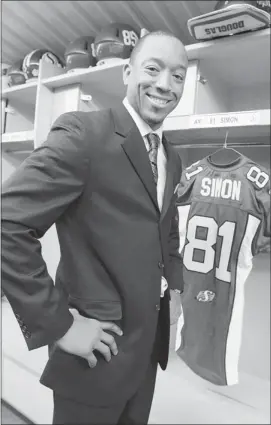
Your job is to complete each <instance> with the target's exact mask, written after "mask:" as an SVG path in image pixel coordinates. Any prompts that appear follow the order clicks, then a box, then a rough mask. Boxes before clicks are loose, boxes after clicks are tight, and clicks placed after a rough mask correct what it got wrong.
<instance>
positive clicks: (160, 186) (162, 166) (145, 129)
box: [123, 97, 167, 211]
mask: <svg viewBox="0 0 271 425" xmlns="http://www.w3.org/2000/svg"><path fill="white" fill-rule="evenodd" d="M123 105H124V106H125V108H126V109H127V111H128V112H129V114H130V115H131V117H132V118H133V120H134V122H135V124H136V126H137V128H138V130H139V132H140V134H141V136H142V137H143V140H144V143H145V146H146V149H147V151H149V142H148V140H147V135H148V134H149V133H156V134H157V135H158V136H159V145H158V153H157V172H158V180H157V202H158V206H159V209H160V211H161V210H162V206H163V198H164V191H165V184H166V173H167V157H166V152H165V148H164V146H163V143H162V136H163V127H162V126H161V127H159V128H158V129H157V130H156V131H153V130H152V129H151V127H150V126H149V125H148V124H147V123H146V122H145V121H143V119H142V118H141V117H140V116H139V115H138V113H137V112H136V111H135V110H134V108H133V107H132V106H131V105H130V103H129V102H128V99H127V97H125V99H124V100H123Z"/></svg>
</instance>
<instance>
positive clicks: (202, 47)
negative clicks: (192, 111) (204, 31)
mask: <svg viewBox="0 0 271 425" xmlns="http://www.w3.org/2000/svg"><path fill="white" fill-rule="evenodd" d="M186 51H187V54H188V58H189V60H194V59H198V60H199V61H200V62H201V65H202V66H201V68H202V73H203V77H207V78H208V77H209V75H205V74H206V73H207V74H210V75H216V76H219V80H220V81H221V82H222V81H223V82H227V83H228V84H230V85H231V86H235V87H244V86H247V85H248V86H251V84H260V83H261V84H262V83H267V84H270V28H266V29H264V30H261V31H254V32H247V33H243V34H239V35H234V36H230V37H225V38H221V39H215V40H211V41H205V42H201V43H196V44H190V45H188V46H186ZM209 79H210V81H211V78H209Z"/></svg>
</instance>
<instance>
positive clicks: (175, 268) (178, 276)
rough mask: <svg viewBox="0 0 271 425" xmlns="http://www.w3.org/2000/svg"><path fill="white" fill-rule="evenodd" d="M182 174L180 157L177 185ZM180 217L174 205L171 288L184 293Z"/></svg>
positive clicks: (170, 254) (170, 237)
mask: <svg viewBox="0 0 271 425" xmlns="http://www.w3.org/2000/svg"><path fill="white" fill-rule="evenodd" d="M181 174H182V163H181V159H180V157H179V156H178V162H177V176H178V178H177V181H176V184H177V185H178V184H179V181H180V178H181ZM179 243H180V238H179V215H178V210H177V205H176V204H175V205H174V212H173V216H172V220H171V227H170V233H169V270H170V273H169V288H170V289H178V290H179V291H181V292H182V291H183V284H182V258H181V255H180V253H179Z"/></svg>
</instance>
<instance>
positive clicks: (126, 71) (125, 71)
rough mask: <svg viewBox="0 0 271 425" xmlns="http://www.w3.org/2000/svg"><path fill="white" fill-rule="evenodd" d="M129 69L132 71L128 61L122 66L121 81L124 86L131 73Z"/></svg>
mask: <svg viewBox="0 0 271 425" xmlns="http://www.w3.org/2000/svg"><path fill="white" fill-rule="evenodd" d="M131 71H132V68H131V65H130V64H129V63H126V64H125V65H124V67H123V73H122V77H123V83H124V85H125V86H127V84H128V80H129V77H130V75H131Z"/></svg>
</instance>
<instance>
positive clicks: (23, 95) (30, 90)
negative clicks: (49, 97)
mask: <svg viewBox="0 0 271 425" xmlns="http://www.w3.org/2000/svg"><path fill="white" fill-rule="evenodd" d="M37 86H38V83H37V81H32V82H30V83H26V84H21V85H19V86H13V87H9V88H7V89H5V90H3V92H2V99H6V100H10V101H14V102H20V103H24V104H27V105H33V106H34V105H35V103H36V94H37Z"/></svg>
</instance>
